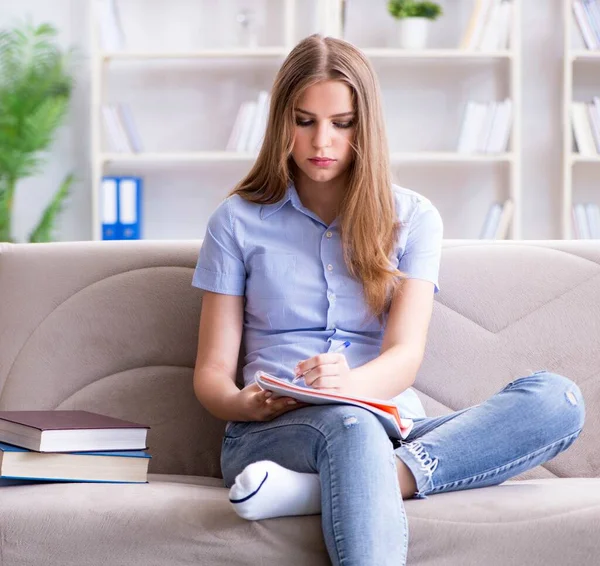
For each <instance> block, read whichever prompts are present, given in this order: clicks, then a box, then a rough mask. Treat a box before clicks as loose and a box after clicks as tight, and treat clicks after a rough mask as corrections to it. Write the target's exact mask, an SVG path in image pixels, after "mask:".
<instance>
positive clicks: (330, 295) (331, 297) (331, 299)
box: [329, 293, 335, 303]
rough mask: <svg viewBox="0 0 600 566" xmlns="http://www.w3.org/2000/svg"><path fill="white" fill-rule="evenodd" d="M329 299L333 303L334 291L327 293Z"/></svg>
mask: <svg viewBox="0 0 600 566" xmlns="http://www.w3.org/2000/svg"><path fill="white" fill-rule="evenodd" d="M329 300H330V301H331V302H332V303H333V302H334V301H335V293H329Z"/></svg>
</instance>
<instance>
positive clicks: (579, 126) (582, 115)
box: [571, 96, 600, 155]
mask: <svg viewBox="0 0 600 566" xmlns="http://www.w3.org/2000/svg"><path fill="white" fill-rule="evenodd" d="M571 124H572V128H573V141H574V143H575V148H574V149H575V150H576V151H577V152H579V153H580V154H581V155H598V153H600V97H598V96H594V97H593V99H592V102H571Z"/></svg>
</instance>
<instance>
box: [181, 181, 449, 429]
mask: <svg viewBox="0 0 600 566" xmlns="http://www.w3.org/2000/svg"><path fill="white" fill-rule="evenodd" d="M392 190H393V193H394V197H395V203H396V210H397V214H398V220H399V222H400V225H401V226H400V230H399V234H398V238H397V241H396V244H395V251H394V256H393V263H394V266H395V267H397V268H398V269H399V270H400V271H402V272H403V273H405V274H406V275H407V277H409V278H416V279H425V280H427V281H432V282H433V283H434V284H435V292H436V293H437V292H438V291H439V287H438V272H439V264H440V256H441V244H442V232H443V224H442V219H441V217H440V214H439V212H438V211H437V209H436V208H435V207H434V206H433V204H432V203H431V202H430V201H429V199H427V198H425V197H424V196H422V195H420V194H418V193H416V192H415V191H411V190H409V189H405V188H401V187H398V186H396V185H393V186H392ZM192 284H193V285H194V286H195V287H199V288H201V289H206V290H208V291H213V292H215V293H223V294H227V295H245V299H246V300H245V308H244V346H245V351H246V357H245V360H244V362H245V363H244V370H243V374H244V382H245V384H246V385H248V384H250V383H252V382H253V381H254V374H255V373H256V371H258V370H263V371H266V372H268V373H271V374H273V375H276V376H278V377H281V378H284V379H289V380H291V379H293V377H294V367H295V366H296V364H297V363H298V362H299V361H301V360H305V359H307V358H310V357H312V356H315V355H316V354H320V353H325V352H329V351H331V350H333V349H334V348H336V347H337V346H339V345H340V344H341V343H342V342H344V341H345V340H349V341H350V342H351V344H352V345H351V346H350V347H349V348H346V349H345V350H344V355H345V356H346V359H347V361H348V365H349V366H350V368H354V367H358V366H361V365H363V364H365V363H367V362H368V361H370V360H373V359H374V358H376V357H377V356H378V355H379V352H380V348H381V343H382V339H383V332H384V329H385V322H386V321H387V315H386V316H385V317H384V321H383V325H382V324H380V323H379V321H378V320H377V317H375V316H373V315H372V314H370V312H369V311H368V309H367V305H366V303H365V301H364V297H363V291H362V285H361V284H360V283H359V282H358V281H356V280H355V279H353V278H352V277H351V276H350V274H349V273H348V270H347V268H346V265H345V263H344V258H343V253H342V243H341V236H340V231H339V225H338V221H337V220H334V221H333V222H332V224H331V225H329V226H327V225H326V224H325V223H324V222H323V221H322V220H321V219H320V218H319V217H318V216H317V215H316V214H315V213H314V212H312V211H310V210H308V209H307V208H305V207H304V206H303V205H302V202H301V201H300V198H299V197H298V193H297V192H296V189H295V188H294V186H293V185H290V186H289V188H288V190H287V193H286V195H285V197H284V198H283V199H282V200H280V201H279V202H277V203H275V204H270V205H260V204H255V203H251V202H248V201H246V200H244V199H243V198H241V197H240V196H238V195H233V196H230V197H228V198H227V199H226V200H224V201H223V202H222V203H221V204H220V205H219V207H218V208H217V209H216V210H215V211H214V213H213V214H212V215H211V217H210V219H209V222H208V226H207V230H206V235H205V238H204V241H203V243H202V248H201V250H200V254H199V257H198V263H197V266H196V270H195V272H194V277H193V282H192ZM398 371H401V368H398ZM373 379H377V376H376V375H374V376H373ZM394 402H395V403H396V404H397V405H398V408H399V409H400V411H401V415H402V416H403V417H406V418H414V417H423V416H425V411H424V409H423V406H422V404H421V402H420V400H419V398H418V397H417V395H416V393H415V392H414V391H413V390H412V389H410V388H409V389H407V390H406V391H404V392H403V393H401V394H400V395H398V396H397V397H395V398H394Z"/></svg>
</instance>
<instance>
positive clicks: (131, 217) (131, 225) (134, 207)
mask: <svg viewBox="0 0 600 566" xmlns="http://www.w3.org/2000/svg"><path fill="white" fill-rule="evenodd" d="M141 204H142V179H141V178H140V177H120V178H119V206H118V210H119V225H120V231H121V239H122V240H140V239H141V238H142V205H141Z"/></svg>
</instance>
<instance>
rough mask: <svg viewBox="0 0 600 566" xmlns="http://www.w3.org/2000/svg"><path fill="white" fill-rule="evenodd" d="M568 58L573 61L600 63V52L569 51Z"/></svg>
mask: <svg viewBox="0 0 600 566" xmlns="http://www.w3.org/2000/svg"><path fill="white" fill-rule="evenodd" d="M567 58H568V59H571V60H572V61H600V50H598V51H585V50H582V49H567Z"/></svg>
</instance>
